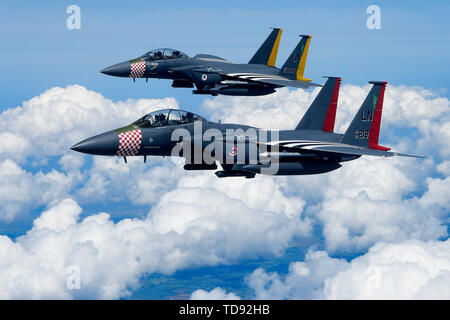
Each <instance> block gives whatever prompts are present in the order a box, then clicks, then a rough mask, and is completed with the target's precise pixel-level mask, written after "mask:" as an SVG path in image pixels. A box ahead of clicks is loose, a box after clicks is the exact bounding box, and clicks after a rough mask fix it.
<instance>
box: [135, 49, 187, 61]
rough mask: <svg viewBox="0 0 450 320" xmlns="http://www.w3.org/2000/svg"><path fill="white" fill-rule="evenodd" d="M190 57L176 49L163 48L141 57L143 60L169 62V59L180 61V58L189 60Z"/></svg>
mask: <svg viewBox="0 0 450 320" xmlns="http://www.w3.org/2000/svg"><path fill="white" fill-rule="evenodd" d="M187 57H188V56H187V55H186V54H184V53H183V52H181V51H179V50H175V49H169V48H161V49H155V50H152V51H149V52H147V53H146V54H143V55H142V56H140V58H141V59H145V60H169V59H180V58H187Z"/></svg>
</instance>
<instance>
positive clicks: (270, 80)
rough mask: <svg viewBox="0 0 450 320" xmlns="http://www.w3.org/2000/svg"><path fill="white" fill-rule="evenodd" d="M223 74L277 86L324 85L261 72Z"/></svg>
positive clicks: (234, 78) (302, 86)
mask: <svg viewBox="0 0 450 320" xmlns="http://www.w3.org/2000/svg"><path fill="white" fill-rule="evenodd" d="M221 74H222V75H223V76H226V77H228V78H231V79H233V80H240V81H247V82H258V83H261V84H270V85H273V86H275V87H294V88H302V89H306V88H309V87H322V85H320V84H317V83H313V82H309V81H299V80H292V79H289V78H285V77H281V76H278V75H270V74H259V73H221Z"/></svg>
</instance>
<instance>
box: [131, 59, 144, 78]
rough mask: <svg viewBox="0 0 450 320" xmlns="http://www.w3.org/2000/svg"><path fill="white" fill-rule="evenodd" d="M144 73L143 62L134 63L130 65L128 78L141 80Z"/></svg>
mask: <svg viewBox="0 0 450 320" xmlns="http://www.w3.org/2000/svg"><path fill="white" fill-rule="evenodd" d="M144 73H145V61H139V62H134V63H132V64H131V73H130V78H142V77H143V76H144Z"/></svg>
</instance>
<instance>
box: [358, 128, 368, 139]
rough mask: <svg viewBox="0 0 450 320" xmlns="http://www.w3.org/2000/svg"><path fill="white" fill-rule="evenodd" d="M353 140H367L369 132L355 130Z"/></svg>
mask: <svg viewBox="0 0 450 320" xmlns="http://www.w3.org/2000/svg"><path fill="white" fill-rule="evenodd" d="M355 139H369V130H356V131H355Z"/></svg>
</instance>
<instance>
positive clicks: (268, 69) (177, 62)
mask: <svg viewBox="0 0 450 320" xmlns="http://www.w3.org/2000/svg"><path fill="white" fill-rule="evenodd" d="M281 33H282V29H279V28H275V29H273V31H272V32H271V33H270V35H269V36H268V37H267V39H266V40H265V41H264V43H263V44H262V45H261V47H260V48H259V49H258V51H256V53H255V54H254V56H253V57H252V58H251V59H250V61H249V62H248V63H244V64H242V63H234V62H231V61H229V60H226V59H224V58H221V57H217V56H213V55H210V54H197V55H195V56H193V57H189V56H188V55H186V54H184V53H182V52H181V51H179V50H174V49H169V48H162V49H155V50H152V51H149V52H147V53H146V54H144V55H142V56H140V57H139V58H137V59H133V60H129V61H125V62H122V63H118V64H115V65H112V66H110V67H107V68H105V69H103V70H102V71H101V73H104V74H107V75H110V76H115V77H127V78H132V79H133V80H135V79H136V78H146V79H147V80H148V79H149V78H156V79H169V80H173V82H172V87H174V88H194V86H195V87H196V90H193V91H192V92H193V93H194V94H209V95H213V96H216V95H219V94H222V95H230V96H260V95H266V94H271V93H273V92H275V89H276V88H281V87H286V86H287V87H295V88H309V87H311V86H320V85H318V84H315V83H312V82H311V80H310V79H306V78H304V77H303V73H304V71H305V64H306V58H307V55H308V49H309V42H310V40H311V36H310V35H302V36H301V40H300V42H299V43H298V45H297V46H296V47H295V49H294V51H292V53H291V55H290V56H289V58H288V59H287V60H286V62H285V63H284V65H283V66H282V67H281V69H278V68H276V67H275V62H276V59H277V53H278V47H279V44H280V38H281Z"/></svg>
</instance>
